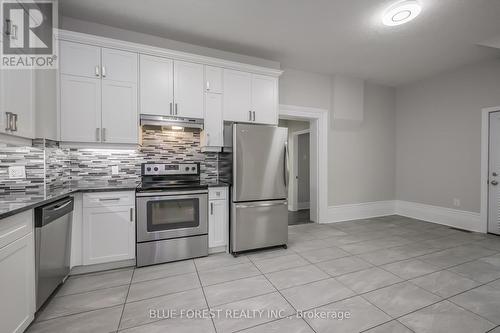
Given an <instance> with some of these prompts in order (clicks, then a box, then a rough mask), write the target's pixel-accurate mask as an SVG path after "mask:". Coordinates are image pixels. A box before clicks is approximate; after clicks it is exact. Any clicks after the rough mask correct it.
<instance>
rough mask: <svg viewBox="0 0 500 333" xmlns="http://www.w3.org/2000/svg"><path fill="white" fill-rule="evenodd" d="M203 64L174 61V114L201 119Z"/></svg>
mask: <svg viewBox="0 0 500 333" xmlns="http://www.w3.org/2000/svg"><path fill="white" fill-rule="evenodd" d="M203 74H204V71H203V65H200V64H195V63H191V62H186V61H174V103H175V106H174V115H175V116H179V117H186V118H198V119H203V93H204V87H203V82H204V75H203Z"/></svg>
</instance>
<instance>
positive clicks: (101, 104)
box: [60, 41, 138, 144]
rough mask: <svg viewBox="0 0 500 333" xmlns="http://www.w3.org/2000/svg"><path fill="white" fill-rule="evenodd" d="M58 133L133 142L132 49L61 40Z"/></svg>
mask: <svg viewBox="0 0 500 333" xmlns="http://www.w3.org/2000/svg"><path fill="white" fill-rule="evenodd" d="M60 45H61V76H60V93H61V96H60V136H61V140H62V141H72V142H106V143H129V144H136V143H137V142H138V133H137V128H138V113H137V107H138V105H137V79H138V68H137V67H138V57H137V54H136V53H133V52H126V51H120V50H115V49H108V48H102V49H101V48H98V47H94V46H89V45H84V44H78V43H72V42H66V41H61V43H60Z"/></svg>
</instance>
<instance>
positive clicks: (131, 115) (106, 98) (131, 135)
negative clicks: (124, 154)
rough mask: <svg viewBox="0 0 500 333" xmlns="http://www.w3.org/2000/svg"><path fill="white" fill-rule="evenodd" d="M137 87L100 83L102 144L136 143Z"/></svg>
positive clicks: (107, 82) (137, 123) (133, 84)
mask: <svg viewBox="0 0 500 333" xmlns="http://www.w3.org/2000/svg"><path fill="white" fill-rule="evenodd" d="M138 127H139V120H138V114H137V85H136V84H135V83H130V82H117V81H109V80H103V81H102V135H101V140H102V142H108V143H134V144H135V143H138V141H139V138H138V132H137V131H138Z"/></svg>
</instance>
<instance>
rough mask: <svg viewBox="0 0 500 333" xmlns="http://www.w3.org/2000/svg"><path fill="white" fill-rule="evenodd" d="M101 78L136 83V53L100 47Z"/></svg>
mask: <svg viewBox="0 0 500 333" xmlns="http://www.w3.org/2000/svg"><path fill="white" fill-rule="evenodd" d="M101 75H102V79H103V80H112V81H120V82H132V83H134V84H136V83H137V54H136V53H131V52H126V51H120V50H114V49H102V68H101Z"/></svg>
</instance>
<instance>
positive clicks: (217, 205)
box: [208, 187, 229, 252]
mask: <svg viewBox="0 0 500 333" xmlns="http://www.w3.org/2000/svg"><path fill="white" fill-rule="evenodd" d="M228 221H229V207H228V203H227V188H225V187H217V188H210V189H209V201H208V247H209V248H210V249H212V252H217V250H220V251H224V247H225V246H227V245H228V238H229V234H228Z"/></svg>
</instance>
